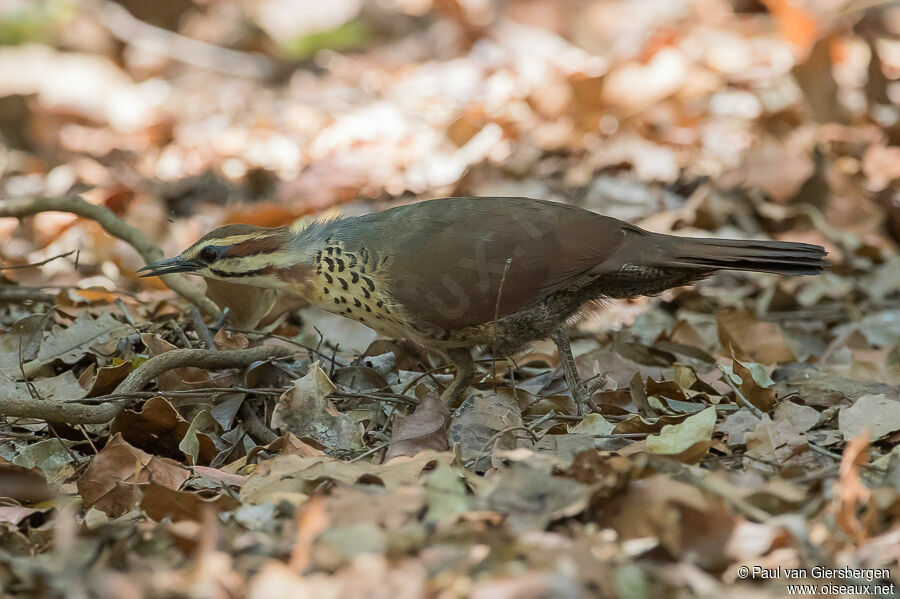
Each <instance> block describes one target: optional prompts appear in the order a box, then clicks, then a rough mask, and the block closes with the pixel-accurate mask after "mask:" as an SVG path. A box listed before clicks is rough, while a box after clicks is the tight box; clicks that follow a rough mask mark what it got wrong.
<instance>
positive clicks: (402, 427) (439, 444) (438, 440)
mask: <svg viewBox="0 0 900 599" xmlns="http://www.w3.org/2000/svg"><path fill="white" fill-rule="evenodd" d="M449 426H450V410H449V409H448V408H447V405H446V404H445V403H444V402H443V401H441V398H440V396H438V394H437V393H436V392H430V393H428V394H426V395H425V397H423V398H422V400H421V401H420V402H419V405H418V406H416V409H415V410H414V411H413V413H412V414H410V415H409V416H400V417H399V418H398V419H397V422H396V423H395V425H394V432H393V435H392V436H391V444H390V445H389V446H388V449H387V453H386V454H385V456H384V459H385V461H387V460H390V459H391V458H394V457H397V456H401V455H405V456H410V457H412V456H414V455H416V454H417V453H419V452H420V451H425V450H426V449H433V450H435V451H446V449H447V429H448V427H449Z"/></svg>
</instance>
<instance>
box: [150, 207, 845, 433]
mask: <svg viewBox="0 0 900 599" xmlns="http://www.w3.org/2000/svg"><path fill="white" fill-rule="evenodd" d="M826 255H827V252H826V251H825V249H824V248H822V247H821V246H818V245H812V244H807V243H797V242H787V241H768V240H767V241H753V240H742V239H719V238H702V237H682V236H675V235H667V234H662V233H653V232H650V231H646V230H644V229H641V228H640V227H637V226H636V225H633V224H630V223H628V222H625V221H622V220H618V219H616V218H612V217H609V216H603V215H601V214H598V213H595V212H592V211H590V210H586V209H583V208H580V207H577V206H573V205H569V204H564V203H559V202H552V201H547V200H539V199H530V198H513V197H461V198H444V199H435V200H429V201H423V202H418V203H413V204H408V205H404V206H398V207H393V208H389V209H386V210H382V211H378V212H373V213H371V214H365V215H362V216H354V217H344V218H340V217H339V218H332V219H326V220H320V221H313V222H307V223H306V224H304V225H303V226H302V227H297V228H291V227H259V226H253V225H246V224H230V225H225V226H222V227H219V228H217V229H215V230H213V231H211V232H210V233H208V234H207V235H205V236H204V237H202V238H201V239H200V240H199V241H197V242H196V243H194V244H193V245H191V246H190V247H189V248H187V249H186V250H184V251H183V252H182V253H181V254H179V255H178V256H175V257H173V258H168V259H165V260H161V261H158V262H154V263H152V264H148V265H147V266H145V267H143V268H142V269H140V271H139V272H141V273H143V274H141V276H158V275H163V274H170V273H179V272H181V273H193V274H195V275H200V276H202V277H207V278H212V279H220V280H224V281H231V282H233V283H240V284H246V285H252V286H257V287H263V288H269V289H275V290H279V291H284V292H288V293H292V294H296V295H299V296H302V297H303V298H304V299H306V300H307V301H308V302H309V303H310V304H312V305H315V306H318V307H320V308H323V309H324V310H327V311H328V312H332V313H335V314H340V315H341V316H345V317H347V318H351V319H353V320H357V321H359V322H361V323H363V324H365V325H367V326H369V327H370V328H372V329H374V330H375V331H377V332H378V333H380V334H382V335H385V336H389V337H402V338H407V339H409V340H411V341H413V342H415V343H417V344H419V345H420V346H422V347H425V348H429V349H433V350H437V351H438V352H441V353H443V354H444V355H445V356H446V357H447V358H448V360H449V361H450V363H451V364H452V365H454V366H455V371H456V372H455V376H454V378H453V380H452V382H451V383H450V384H449V386H448V387H447V388H446V389H444V391H443V393H442V394H441V398H442V399H443V400H444V401H445V402H446V403H447V404H448V405H449V406H451V407H455V406H458V404H459V403H460V401H461V400H462V399H463V398H462V395H463V394H464V392H465V391H466V389H468V387H469V385H470V384H471V382H472V379H473V377H474V374H475V369H474V362H473V359H472V350H474V349H478V348H485V349H489V350H490V351H491V352H492V353H493V355H494V356H495V357H499V356H512V355H514V354H516V353H517V352H519V351H521V350H522V349H524V348H525V347H526V346H527V345H528V344H529V343H531V342H533V341H536V340H539V339H545V338H550V339H552V340H553V341H554V343H555V344H556V346H557V348H558V350H559V356H560V362H561V365H562V368H563V374H564V377H565V380H566V383H567V385H568V387H569V389H570V392H571V393H572V396H573V399H574V401H575V404H576V410H577V413H578V414H579V415H583V414H585V413H587V412H589V411H590V409H591V406H590V403H589V401H590V397H589V395H590V391H589V389H588V388H587V386H586V384H585V382H583V381H581V380H580V379H579V378H578V373H577V371H576V369H575V360H574V357H573V355H572V350H571V346H570V342H569V338H568V336H567V334H566V327H567V326H571V325H573V324H575V323H576V322H577V321H578V320H579V319H580V318H582V317H584V316H585V315H586V314H589V313H592V312H595V311H597V310H600V309H602V307H603V305H604V304H605V303H606V302H608V301H609V300H614V299H622V298H632V297H637V296H652V295H656V294H659V293H661V292H662V291H665V290H666V289H670V288H672V287H677V286H682V285H687V284H690V283H693V282H695V281H698V280H701V279H704V278H706V277H708V276H710V275H712V274H713V273H715V272H717V271H720V270H742V271H758V272H767V273H777V274H784V275H813V274H817V273H820V272H821V271H822V270H823V269H824V268H825V267H826V266H828V264H829V263H828V262H827V260H826V258H825V256H826Z"/></svg>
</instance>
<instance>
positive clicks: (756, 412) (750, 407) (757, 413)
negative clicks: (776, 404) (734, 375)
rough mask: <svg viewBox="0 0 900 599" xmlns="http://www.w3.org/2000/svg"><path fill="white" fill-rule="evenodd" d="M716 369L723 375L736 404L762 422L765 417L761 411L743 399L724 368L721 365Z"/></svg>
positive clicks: (717, 365) (742, 395)
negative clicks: (732, 392) (735, 399)
mask: <svg viewBox="0 0 900 599" xmlns="http://www.w3.org/2000/svg"><path fill="white" fill-rule="evenodd" d="M716 367H717V368H718V369H719V370H720V371H721V372H722V374H724V375H725V376H724V378H725V382H726V383H728V386H729V387H731V390H732V391H734V395H735V397H736V398H737V401H738V403H739V404H741V406H742V407H745V408H747V409H748V410H750V411H751V412H752V413H753V415H754V416H756V417H757V418H759V419H760V420H762V419H763V416H765V414H763V411H762V410H760V409H759V408H757V407H756V406H755V405H753V404H752V403H750V400H749V399H747V398H746V397H744V394H743V393H741V390H740V389H738V387H737V385H735V384H734V381H733V380H731V375H730V374H728V371H727V370H725V367H724V366H722V365H721V364H716Z"/></svg>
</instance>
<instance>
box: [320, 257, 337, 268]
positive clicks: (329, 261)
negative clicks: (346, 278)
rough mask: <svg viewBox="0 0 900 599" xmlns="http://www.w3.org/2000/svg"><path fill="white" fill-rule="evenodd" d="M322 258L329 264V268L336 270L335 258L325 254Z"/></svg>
mask: <svg viewBox="0 0 900 599" xmlns="http://www.w3.org/2000/svg"><path fill="white" fill-rule="evenodd" d="M322 259H323V260H325V264H327V265H328V270H334V260H332V259H331V258H329V257H328V256H325V257H324V258H322Z"/></svg>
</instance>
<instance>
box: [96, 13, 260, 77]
mask: <svg viewBox="0 0 900 599" xmlns="http://www.w3.org/2000/svg"><path fill="white" fill-rule="evenodd" d="M100 20H101V22H102V23H103V24H104V25H105V26H106V28H107V29H109V32H110V33H112V35H113V36H114V37H116V38H117V39H119V40H120V41H123V42H125V43H126V44H131V45H133V46H135V47H137V48H140V49H141V50H145V51H147V52H151V53H154V54H160V55H162V56H167V57H169V58H172V59H174V60H177V61H179V62H183V63H185V64H189V65H193V66H195V67H200V68H204V69H210V70H212V71H218V72H220V73H225V74H226V75H237V76H239V77H251V78H253V79H262V78H265V77H268V76H269V75H271V74H272V71H273V68H272V61H270V60H269V59H268V58H267V57H266V56H264V55H262V54H250V53H247V52H240V51H238V50H231V49H229V48H222V47H221V46H215V45H213V44H207V43H206V42H201V41H200V40H195V39H192V38H189V37H186V36H184V35H180V34H178V33H175V32H172V31H168V30H166V29H162V28H160V27H155V26H153V25H150V24H149V23H145V22H144V21H141V20H140V19H137V18H135V17H134V15H132V14H131V13H130V12H128V10H127V9H126V8H124V7H122V6H119V5H118V4H116V3H115V2H110V1H106V2H103V3H102V4H101V5H100Z"/></svg>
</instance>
